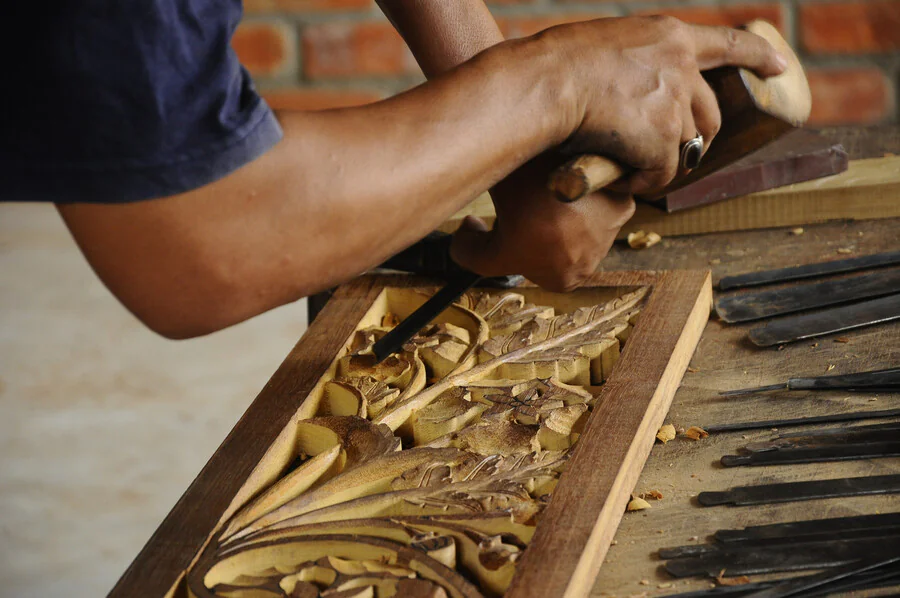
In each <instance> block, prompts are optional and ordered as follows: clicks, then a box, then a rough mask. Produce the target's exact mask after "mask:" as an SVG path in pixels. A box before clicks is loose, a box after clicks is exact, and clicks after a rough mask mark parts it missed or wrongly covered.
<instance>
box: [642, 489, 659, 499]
mask: <svg viewBox="0 0 900 598" xmlns="http://www.w3.org/2000/svg"><path fill="white" fill-rule="evenodd" d="M640 497H641V498H643V499H650V500H662V498H663V493H662V492H660V491H659V490H649V491H647V492H642V493H641V496H640Z"/></svg>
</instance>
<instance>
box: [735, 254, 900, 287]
mask: <svg viewBox="0 0 900 598" xmlns="http://www.w3.org/2000/svg"><path fill="white" fill-rule="evenodd" d="M894 264H900V251H889V252H887V253H876V254H873V255H863V256H860V257H851V258H847V259H844V260H834V261H831V262H821V263H818V264H804V265H803V266H795V267H792V268H779V269H777V270H765V271H763V272H750V273H748V274H738V275H737V276H725V277H723V278H722V279H721V280H720V281H719V284H718V287H719V290H721V291H728V290H731V289H738V288H743V287H753V286H759V285H764V284H775V283H779V282H790V281H792V280H803V279H806V278H815V277H816V276H827V275H829V274H844V273H846V272H855V271H857V270H867V269H869V268H880V267H882V266H891V265H894Z"/></svg>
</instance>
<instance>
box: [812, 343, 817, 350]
mask: <svg viewBox="0 0 900 598" xmlns="http://www.w3.org/2000/svg"><path fill="white" fill-rule="evenodd" d="M818 346H819V343H813V344H811V345H810V347H812V348H813V349H815V348H816V347H818Z"/></svg>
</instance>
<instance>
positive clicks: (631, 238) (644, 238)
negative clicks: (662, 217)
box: [628, 230, 662, 249]
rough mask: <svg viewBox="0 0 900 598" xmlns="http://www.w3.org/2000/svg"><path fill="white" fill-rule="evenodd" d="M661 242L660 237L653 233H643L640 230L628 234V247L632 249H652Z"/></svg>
mask: <svg viewBox="0 0 900 598" xmlns="http://www.w3.org/2000/svg"><path fill="white" fill-rule="evenodd" d="M660 241H662V237H660V236H659V235H658V234H656V233H654V232H649V233H648V232H644V231H642V230H639V231H636V232H633V233H628V246H629V247H631V248H632V249H646V248H647V247H653V246H654V245H656V244H657V243H659V242H660Z"/></svg>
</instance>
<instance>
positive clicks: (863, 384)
mask: <svg viewBox="0 0 900 598" xmlns="http://www.w3.org/2000/svg"><path fill="white" fill-rule="evenodd" d="M771 390H843V391H851V392H894V391H898V390H900V368H886V369H883V370H872V371H870V372H856V373H853V374H837V375H834V376H811V377H808V378H791V379H789V380H788V381H787V382H783V383H781V384H771V385H769V386H758V387H756V388H740V389H737V390H726V391H724V392H720V393H719V396H720V397H739V396H744V395H750V394H757V393H761V392H769V391H771Z"/></svg>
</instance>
